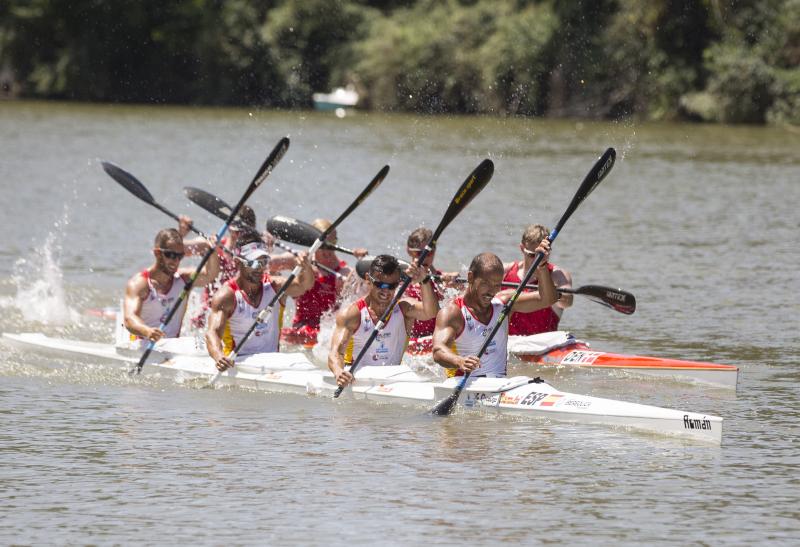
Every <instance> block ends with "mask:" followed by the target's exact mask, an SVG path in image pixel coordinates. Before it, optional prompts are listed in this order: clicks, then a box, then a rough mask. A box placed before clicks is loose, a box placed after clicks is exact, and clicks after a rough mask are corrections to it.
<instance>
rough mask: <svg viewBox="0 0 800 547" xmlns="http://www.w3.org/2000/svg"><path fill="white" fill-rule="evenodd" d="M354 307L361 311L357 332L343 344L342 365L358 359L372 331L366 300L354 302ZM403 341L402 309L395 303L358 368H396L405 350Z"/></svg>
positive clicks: (403, 322)
mask: <svg viewBox="0 0 800 547" xmlns="http://www.w3.org/2000/svg"><path fill="white" fill-rule="evenodd" d="M356 305H357V306H358V309H359V310H360V312H361V318H360V319H361V320H360V323H359V325H358V329H356V331H355V332H354V333H353V336H352V337H351V338H350V341H349V342H348V343H347V350H345V353H344V362H345V363H346V364H350V363H352V362H353V360H354V359H355V358H356V357H358V354H359V353H360V352H361V348H363V347H364V344H366V342H367V338H369V335H370V334H372V331H373V329H374V328H375V324H374V323H373V322H372V317H370V315H369V308H368V306H367V302H366V300H364V299H363V298H361V299H360V300H358V301H357V302H356ZM407 341H408V334H407V333H406V321H405V317H404V316H403V310H401V309H400V304H398V305H396V306H395V307H394V309H393V310H392V313H391V315H390V316H389V321H387V322H386V326H384V327H383V330H381V331H380V332H379V333H378V336H377V337H376V338H375V340H374V341H373V342H372V344H371V345H370V346H369V349H368V350H367V352H366V353H365V354H364V357H362V359H361V361H360V362H359V363H358V366H381V365H399V364H400V362H401V361H402V360H403V352H405V350H406V342H407Z"/></svg>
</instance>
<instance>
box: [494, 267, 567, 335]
mask: <svg viewBox="0 0 800 547" xmlns="http://www.w3.org/2000/svg"><path fill="white" fill-rule="evenodd" d="M547 269H548V270H550V271H551V272H552V271H553V270H554V269H555V266H554V265H553V264H551V263H548V264H547ZM503 281H510V282H512V283H519V282H520V281H522V279H520V277H519V262H514V265H513V266H511V269H510V270H508V273H507V274H506V276H505V277H504V278H503ZM531 282H532V283H536V279H534V278H531ZM530 290H531V289H525V291H530ZM554 330H558V315H556V312H554V311H553V308H552V307H551V306H548V307H546V308H543V309H541V310H536V311H533V312H530V313H519V312H516V313H513V314H511V319H510V320H509V322H508V334H510V335H521V336H527V335H530V334H539V333H540V332H551V331H554Z"/></svg>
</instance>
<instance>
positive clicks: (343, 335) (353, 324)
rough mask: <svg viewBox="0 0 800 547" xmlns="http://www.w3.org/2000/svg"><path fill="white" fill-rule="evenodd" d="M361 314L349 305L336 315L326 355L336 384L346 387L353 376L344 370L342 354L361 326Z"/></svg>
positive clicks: (356, 307) (354, 306)
mask: <svg viewBox="0 0 800 547" xmlns="http://www.w3.org/2000/svg"><path fill="white" fill-rule="evenodd" d="M360 316H361V313H360V310H359V309H358V306H356V305H355V304H350V305H349V306H347V307H346V308H345V309H343V310H341V311H340V312H339V313H337V314H336V326H335V327H334V328H333V336H332V337H331V351H330V352H329V353H328V368H329V369H330V371H331V372H332V373H333V375H334V376H335V377H336V384H337V385H339V386H343V387H344V386H347V385H348V384H350V383H351V382H352V381H353V375H352V374H350V373H349V372H348V371H346V370H344V353H345V351H347V344H348V342H350V339H351V338H352V337H353V333H355V332H356V330H357V329H358V327H359V325H360V324H361V317H360Z"/></svg>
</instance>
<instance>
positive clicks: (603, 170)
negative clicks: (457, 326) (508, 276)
mask: <svg viewBox="0 0 800 547" xmlns="http://www.w3.org/2000/svg"><path fill="white" fill-rule="evenodd" d="M616 157H617V153H616V151H615V150H614V149H613V148H609V149H608V150H606V151H605V152H604V153H603V155H602V156H600V158H599V159H598V160H597V162H595V164H594V167H592V169H591V170H590V171H589V173H588V174H587V175H586V178H584V179H583V182H582V183H581V185H580V187H579V188H578V191H577V192H575V196H574V197H573V198H572V201H571V202H570V204H569V206H567V210H566V211H564V214H563V215H561V219H559V221H558V224H556V227H555V228H553V231H552V232H550V235H549V236H548V239H549V240H550V241H551V242H553V241H555V239H556V237H558V234H559V232H561V228H563V227H564V224H565V223H566V222H567V220H569V217H571V216H572V213H574V212H575V210H576V209H577V208H578V206H579V205H580V204H581V203H583V200H585V199H586V198H587V197H588V196H589V194H591V193H592V190H594V189H595V188H596V187H597V185H598V184H600V182H601V181H602V180H603V179H604V178H605V177H606V175H608V173H609V171H611V168H612V167H613V166H614V160H615V159H616ZM543 258H544V255H543V254H542V253H537V254H536V258H535V259H534V260H533V264H531V266H530V268H528V271H526V272H525V277H523V278H522V281H521V282H520V284H519V286H518V287H517V290H516V291H514V294H513V295H512V296H511V298H510V299H509V300H508V302H506V304H505V306H503V309H502V311H501V312H500V316H499V317H498V319H497V323H496V324H495V326H494V328H493V329H492V332H491V333H490V334H489V336H488V337H487V338H486V340H485V341H484V342H483V345H482V346H481V349H480V350H479V351H478V355H477V357H478V359H480V358H481V356H482V355H483V354H484V352H486V348H488V347H489V344H490V343H491V341H492V339H493V338H494V337H495V335H496V334H497V332H498V331H499V330H500V326H501V325H502V324H503V321H505V319H506V317H507V316H508V315H509V314H510V312H511V308H512V307H513V306H514V302H516V301H517V298H519V295H520V294H521V293H522V291H523V289H524V288H525V285H527V284H528V281H529V280H530V278H531V277H532V276H533V272H535V271H536V268H537V267H538V266H539V264H540V263H541V262H542V259H543ZM469 376H470V373H469V372H467V373H466V374H464V376H463V378H462V379H461V382H459V384H458V386H456V388H455V389H454V390H453V393H452V394H450V396H448V397H447V398H446V399H444V400H443V401H441V402H439V404H437V405H436V406H435V407H434V408H433V409H432V410H431V413H432V414H434V415H436V416H447V415H449V414H450V413H451V412H452V411H453V408H455V405H456V402H457V401H458V397H459V396H460V395H461V392H462V391H463V390H464V386H466V384H467V380H468V379H469Z"/></svg>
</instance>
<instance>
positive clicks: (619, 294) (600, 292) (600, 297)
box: [455, 277, 636, 315]
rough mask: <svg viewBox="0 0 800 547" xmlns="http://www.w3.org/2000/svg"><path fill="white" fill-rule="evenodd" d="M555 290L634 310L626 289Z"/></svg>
mask: <svg viewBox="0 0 800 547" xmlns="http://www.w3.org/2000/svg"><path fill="white" fill-rule="evenodd" d="M455 281H456V283H466V282H467V280H466V278H464V277H457V278H456V279H455ZM502 285H503V287H506V288H512V289H513V288H517V287H519V283H516V282H514V281H503V282H502ZM525 288H526V289H533V290H537V289H538V288H539V287H538V285H535V284H533V283H528V284H527V285H525ZM556 290H557V291H558V292H559V293H564V294H580V295H583V296H586V297H588V298H589V299H590V300H592V301H593V302H597V303H598V304H602V305H604V306H607V307H609V308H611V309H613V310H614V311H618V312H619V313H624V314H625V315H631V314H632V313H633V312H635V311H636V297H635V296H633V294H631V293H629V292H628V291H623V290H622V289H614V288H612V287H605V286H603V285H583V286H582V287H578V288H577V289H572V288H568V287H556Z"/></svg>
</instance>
